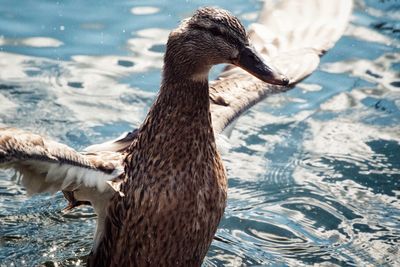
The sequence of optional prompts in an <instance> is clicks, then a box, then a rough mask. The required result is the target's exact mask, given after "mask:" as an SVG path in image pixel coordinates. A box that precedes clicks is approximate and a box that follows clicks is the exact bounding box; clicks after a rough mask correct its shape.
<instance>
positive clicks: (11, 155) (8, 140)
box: [0, 128, 123, 201]
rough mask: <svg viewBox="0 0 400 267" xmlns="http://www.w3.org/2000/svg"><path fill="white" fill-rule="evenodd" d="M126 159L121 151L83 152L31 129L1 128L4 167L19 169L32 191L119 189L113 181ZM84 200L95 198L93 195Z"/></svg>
mask: <svg viewBox="0 0 400 267" xmlns="http://www.w3.org/2000/svg"><path fill="white" fill-rule="evenodd" d="M122 161H123V154H121V153H115V152H96V153H79V152H77V151H75V150H74V149H72V148H70V147H68V146H66V145H63V144H60V143H57V142H55V141H52V140H49V139H46V138H44V137H42V136H39V135H36V134H33V133H30V132H27V131H23V130H20V129H14V128H0V168H3V169H14V170H15V171H16V172H17V173H19V174H20V175H19V176H20V179H21V182H22V184H23V186H24V187H25V188H26V190H27V193H28V194H36V193H41V192H50V193H55V192H56V191H60V190H62V191H67V192H74V191H87V192H89V191H93V192H96V193H95V195H96V194H99V193H106V192H108V191H113V190H114V191H115V188H114V187H113V186H112V185H113V184H112V183H113V182H114V181H116V179H118V177H119V176H120V174H121V173H122V172H123V167H122ZM110 185H111V186H110ZM94 197H97V196H94ZM67 199H68V198H67ZM80 200H86V201H91V196H90V194H89V195H88V196H83V199H80Z"/></svg>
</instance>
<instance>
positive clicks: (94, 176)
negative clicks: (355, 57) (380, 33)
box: [0, 0, 351, 266]
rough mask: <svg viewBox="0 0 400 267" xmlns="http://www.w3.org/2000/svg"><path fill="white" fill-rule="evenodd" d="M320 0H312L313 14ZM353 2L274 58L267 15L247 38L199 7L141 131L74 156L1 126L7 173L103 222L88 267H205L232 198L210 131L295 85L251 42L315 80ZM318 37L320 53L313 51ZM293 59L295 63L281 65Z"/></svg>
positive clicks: (217, 13)
mask: <svg viewBox="0 0 400 267" xmlns="http://www.w3.org/2000/svg"><path fill="white" fill-rule="evenodd" d="M319 1H320V0H310V1H307V2H308V4H309V5H310V6H311V5H314V4H315V2H319ZM296 2H297V1H283V3H281V4H280V5H276V6H274V10H273V11H271V10H269V9H268V8H265V9H264V11H263V14H267V13H269V14H271V13H273V12H275V11H288V12H292V13H293V14H296V12H298V10H299V8H300V9H301V8H304V7H302V6H298V4H296ZM302 3H303V2H302ZM324 3H325V2H324ZM349 3H350V2H349V1H346V0H343V1H337V2H334V3H333V4H332V3H331V4H330V5H331V6H330V8H328V9H322V11H321V9H320V10H317V11H316V13H315V14H316V16H315V17H314V19H315V21H316V22H317V24H318V23H322V22H324V23H322V25H330V24H329V23H333V22H336V23H333V24H332V25H335V27H332V28H329V27H328V26H325V28H323V27H321V25H318V27H317V28H318V29H319V31H314V34H311V35H309V36H308V37H307V38H308V39H307V38H305V40H306V41H304V40H303V42H300V43H295V42H292V44H291V43H290V39H291V38H292V37H293V34H292V35H290V32H291V31H290V30H288V29H287V27H286V29H285V30H286V32H285V34H287V36H291V37H290V38H289V37H288V38H287V40H289V42H286V46H282V45H279V42H278V44H275V48H278V49H276V50H275V54H273V53H271V51H270V50H269V49H266V47H268V45H270V43H268V42H266V46H264V45H263V42H265V38H264V37H265V35H263V31H264V30H265V28H264V27H265V26H263V25H269V24H271V23H273V22H274V21H273V20H269V19H268V18H263V17H261V19H260V22H262V23H263V24H258V25H256V26H254V27H253V29H252V30H251V32H250V34H249V35H247V34H246V31H245V29H244V27H243V26H242V24H241V23H240V21H239V20H238V19H237V18H236V17H234V16H232V15H231V14H229V13H228V12H226V11H224V10H220V9H215V8H202V9H199V10H198V11H196V12H195V14H194V15H193V16H192V17H191V18H190V19H187V20H185V21H183V22H182V23H181V25H180V26H179V27H178V28H177V29H176V30H174V31H172V32H171V34H170V36H169V39H168V43H167V49H166V54H165V58H164V69H163V78H162V84H161V87H160V92H159V95H158V97H157V99H156V101H155V103H154V104H153V106H152V107H151V109H150V111H149V113H148V115H147V117H146V119H145V121H144V122H143V124H142V125H141V127H140V128H139V129H138V130H136V131H134V132H132V133H129V134H128V135H126V136H125V137H123V138H122V139H119V140H117V141H115V142H109V143H106V144H102V145H96V146H92V147H90V148H88V150H87V152H83V153H78V152H76V151H75V150H73V149H72V148H69V147H67V146H65V145H62V144H59V143H56V142H54V141H50V140H48V139H45V138H43V137H40V136H38V135H35V134H32V133H28V132H25V131H22V130H18V129H12V128H3V129H0V167H4V168H14V169H15V170H17V171H18V173H20V174H21V178H22V179H21V181H22V184H23V185H24V186H25V187H26V188H27V192H28V193H30V194H33V193H40V192H45V191H47V192H56V191H58V190H62V191H63V192H64V195H65V197H66V198H67V199H68V200H69V202H70V204H69V207H68V209H70V208H73V207H75V206H77V205H80V204H87V203H90V204H91V205H92V206H93V207H94V210H95V212H96V214H97V215H98V222H97V229H96V235H95V240H94V246H93V249H92V253H91V255H90V256H89V260H88V263H89V266H200V265H201V263H202V261H203V259H204V257H205V255H206V253H207V250H208V248H209V246H210V244H211V241H212V239H213V236H214V234H215V231H216V229H217V226H218V223H219V221H220V219H221V217H222V215H223V212H224V208H225V204H226V197H227V178H226V174H225V170H224V167H223V164H222V161H221V158H220V156H219V154H218V152H217V149H216V144H215V137H214V134H218V133H220V132H221V131H222V130H223V129H224V128H225V127H226V126H227V125H228V124H229V123H230V122H231V121H232V120H233V119H234V118H236V117H237V116H238V115H239V114H240V113H242V112H243V111H244V110H246V109H247V108H249V107H250V106H251V105H253V104H254V103H256V102H257V101H258V100H260V99H262V98H263V97H265V96H266V95H268V94H270V93H274V92H278V91H284V90H285V89H286V88H287V87H282V85H283V86H285V85H288V84H289V80H288V78H286V77H285V76H283V75H282V74H280V73H279V72H278V71H277V70H275V68H273V67H271V66H268V65H266V64H265V63H264V62H263V60H262V59H261V57H260V56H259V55H258V54H257V53H256V52H255V51H254V49H253V48H252V46H251V45H250V42H249V37H248V36H250V38H251V39H253V40H256V44H257V45H258V47H257V48H258V50H259V51H260V52H261V53H263V54H264V56H265V57H266V58H269V59H270V62H272V63H274V64H275V65H280V68H281V69H283V70H284V72H285V74H286V75H288V76H289V77H290V78H291V80H290V81H291V84H293V83H295V82H298V81H299V80H301V79H303V78H304V77H306V76H307V75H309V74H310V73H311V72H312V71H313V70H314V69H315V68H316V66H317V65H318V56H319V55H320V54H321V52H322V51H326V50H327V49H328V48H329V47H331V46H332V45H333V43H334V42H335V41H336V40H337V39H338V38H339V36H340V35H341V33H342V31H343V30H344V28H345V25H346V22H347V20H348V17H349V14H350V10H351V3H350V4H349ZM328 5H329V4H328ZM310 6H309V8H310ZM337 6H340V8H339V9H336V12H332V7H337ZM311 7H312V6H311ZM296 8H297V11H296ZM324 10H325V11H326V13H324ZM321 14H325V15H326V17H323V16H322V18H321ZM338 17H339V18H340V20H339V21H337V19H338ZM291 19H292V20H295V18H291ZM271 21H272V22H271ZM326 22H329V23H328V24H327V23H326ZM272 25H273V24H272ZM295 25H296V24H295V23H293V25H292V26H293V27H292V30H293V31H294V30H295ZM332 25H331V26H332ZM276 27H278V26H275V28H276ZM310 27H312V26H310ZM278 29H279V27H278ZM289 29H290V27H289ZM324 29H325V30H327V29H331V32H330V35H329V36H327V35H324V34H323V31H322V33H321V30H324ZM293 31H292V33H293ZM310 36H311V37H310ZM321 36H322V37H321ZM260 38H261V41H260ZM263 38H264V40H263ZM313 38H314V40H315V41H316V44H315V46H313V44H314V43H312V42H311V43H310V42H309V41H310V40H312V39H313ZM275 40H278V41H279V40H282V38H281V39H279V38H278V37H276V39H275ZM285 49H286V50H285ZM282 51H284V52H282ZM294 51H297V52H294ZM288 58H290V59H291V60H292V61H291V62H290V63H289V64H288V63H284V62H285V60H287V59H288ZM282 62H283V63H282ZM286 62H287V61H286ZM220 63H228V64H232V65H233V66H237V67H239V68H241V69H243V70H245V71H247V73H246V72H243V71H240V70H239V69H238V68H232V67H230V68H228V69H227V70H225V72H224V74H223V76H221V78H220V79H219V80H218V81H216V82H215V83H213V84H212V87H209V84H208V73H209V70H210V68H211V67H212V66H213V65H215V64H220ZM303 63H304V68H300V69H299V67H298V66H299V65H301V64H303ZM293 66H295V67H293ZM248 73H250V74H251V75H249V74H248ZM252 76H255V77H257V79H256V78H253V77H252ZM260 80H261V81H260ZM265 82H266V83H269V84H274V85H267V84H266V83H265ZM213 125H214V128H213Z"/></svg>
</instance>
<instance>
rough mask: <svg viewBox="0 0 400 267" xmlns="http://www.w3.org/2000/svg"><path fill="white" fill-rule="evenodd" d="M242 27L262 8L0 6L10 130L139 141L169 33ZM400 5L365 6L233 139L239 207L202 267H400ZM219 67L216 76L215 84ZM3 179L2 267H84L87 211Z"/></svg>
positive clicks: (0, 54)
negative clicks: (207, 24) (220, 24)
mask: <svg viewBox="0 0 400 267" xmlns="http://www.w3.org/2000/svg"><path fill="white" fill-rule="evenodd" d="M204 5H212V6H219V7H222V8H225V9H228V10H230V11H231V12H232V13H234V14H235V15H237V16H239V17H240V18H241V20H242V21H243V22H244V24H245V25H248V24H249V23H251V22H252V21H255V19H256V18H257V13H258V11H259V10H260V8H261V2H259V1H256V0H232V1H221V0H218V1H211V0H207V1H199V0H198V1H179V2H178V1H165V0H152V1H106V0H96V1H95V0H86V1H79V0H70V1H50V0H36V1H30V0H18V1H15V0H0V124H2V125H7V126H13V127H18V128H23V129H26V130H30V131H33V132H36V133H40V134H44V135H47V136H50V137H52V138H53V139H55V140H57V141H60V142H63V143H66V144H68V145H70V146H72V147H73V148H75V149H77V150H79V149H82V148H84V147H85V146H87V145H90V144H94V143H99V142H103V141H106V140H109V139H112V138H115V137H117V136H119V135H120V134H121V133H122V132H124V131H128V130H131V129H132V128H134V127H138V126H139V125H140V123H141V122H142V120H143V118H144V116H145V115H146V112H147V111H148V109H149V107H150V105H151V103H152V101H153V100H154V97H155V95H156V92H157V90H158V86H159V82H160V71H161V66H162V56H163V52H164V49H165V46H164V44H165V41H166V38H167V35H168V32H169V31H170V30H171V29H173V28H174V27H176V25H177V24H178V23H179V21H180V20H181V19H183V18H185V17H187V16H190V14H191V13H192V12H193V10H195V9H196V8H197V7H199V6H204ZM399 47H400V2H399V1H396V0H381V1H377V0H357V1H356V4H355V8H354V11H353V15H352V19H351V23H350V25H349V28H348V30H347V31H346V33H345V35H344V36H343V38H342V39H340V40H339V42H338V43H337V44H336V46H335V47H334V48H333V49H332V50H330V51H329V52H328V53H327V54H326V55H325V56H324V57H323V59H322V61H321V66H320V67H319V69H318V70H317V71H316V72H315V73H314V74H312V75H311V76H310V77H308V78H307V79H306V80H305V81H304V82H303V83H301V84H300V85H298V86H297V87H296V88H294V89H293V90H291V91H288V92H287V93H284V94H279V95H274V96H271V97H269V98H267V99H265V100H264V101H262V102H261V103H260V104H258V105H256V106H255V107H254V108H252V109H251V110H249V111H248V112H246V114H244V115H243V116H241V117H240V118H239V119H238V121H237V122H236V124H235V127H234V129H233V131H232V132H231V133H230V135H229V136H227V137H226V138H224V139H225V143H227V144H226V147H227V148H226V149H225V150H226V151H225V150H224V151H223V158H224V162H225V165H226V167H227V170H228V176H229V193H228V194H229V201H228V206H227V209H226V212H225V215H224V218H223V220H222V221H221V223H220V226H219V229H218V232H217V235H216V237H215V239H214V242H213V243H212V246H211V248H210V250H209V253H208V255H207V258H206V260H205V262H204V266H255V265H258V266H260V265H262V266H319V265H318V264H321V265H322V266H400V199H399V198H400V184H399V183H400V53H399V52H400V51H399ZM220 69H221V68H220V67H217V68H216V69H215V70H214V71H213V74H212V77H216V75H217V73H218V71H219V70H220ZM12 176H13V173H12V172H8V171H6V172H1V173H0V266H38V265H44V266H83V265H84V263H85V259H86V256H87V254H88V253H89V252H90V249H91V245H92V236H93V232H94V226H95V219H96V217H95V215H94V214H93V211H92V210H91V209H90V208H81V209H78V210H77V211H75V212H72V213H69V214H63V213H61V210H62V209H63V208H64V206H65V205H66V202H65V200H64V199H63V196H62V194H60V193H58V194H56V195H55V196H51V195H46V194H43V195H37V196H33V197H28V196H26V194H25V190H24V189H23V187H22V186H20V185H19V184H16V183H15V181H13V179H12Z"/></svg>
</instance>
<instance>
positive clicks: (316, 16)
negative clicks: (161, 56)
mask: <svg viewBox="0 0 400 267" xmlns="http://www.w3.org/2000/svg"><path fill="white" fill-rule="evenodd" d="M351 10H352V1H350V0H337V1H325V0H302V1H298V0H282V1H270V2H268V3H265V4H264V7H263V9H262V11H261V13H260V16H259V19H258V22H257V23H254V24H252V25H250V29H249V37H250V39H251V42H252V44H253V45H254V47H255V48H256V50H257V51H258V52H259V53H260V54H261V55H262V56H263V57H264V59H265V60H266V62H269V63H270V64H272V65H274V67H277V68H278V69H279V70H280V71H281V72H282V73H283V74H285V75H286V76H287V77H289V79H290V85H291V86H293V85H294V84H296V83H298V82H299V81H301V80H302V79H304V78H305V77H307V76H308V75H310V74H311V73H312V72H313V71H314V70H315V69H316V68H317V67H318V64H319V58H320V56H322V55H323V54H324V53H325V52H326V51H327V50H329V49H330V48H331V47H332V46H333V45H334V44H335V42H336V41H337V40H338V39H339V38H340V36H341V35H342V34H343V32H344V30H345V28H346V25H347V23H348V21H349V18H350V14H351ZM288 89H290V88H288V87H286V88H285V87H281V86H275V85H268V84H265V83H264V82H262V81H260V80H258V79H257V78H254V77H252V76H251V75H250V74H247V73H246V72H244V71H243V70H241V69H239V68H237V67H233V66H228V67H227V68H226V69H225V71H224V72H223V73H222V74H221V75H220V77H219V79H217V80H216V81H215V82H214V83H213V84H212V85H211V88H210V98H211V113H212V119H213V127H214V131H215V133H220V132H221V131H223V130H224V129H225V127H226V126H227V125H228V124H229V123H230V122H231V121H232V120H234V119H235V118H236V117H238V116H239V115H240V114H241V113H243V112H244V111H245V110H247V109H249V108H250V107H251V106H253V105H254V104H255V103H257V102H259V101H260V100H261V99H263V98H264V97H266V96H268V95H270V94H274V93H277V92H283V91H286V90H288Z"/></svg>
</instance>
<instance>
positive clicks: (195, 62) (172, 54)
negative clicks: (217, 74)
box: [164, 7, 289, 85]
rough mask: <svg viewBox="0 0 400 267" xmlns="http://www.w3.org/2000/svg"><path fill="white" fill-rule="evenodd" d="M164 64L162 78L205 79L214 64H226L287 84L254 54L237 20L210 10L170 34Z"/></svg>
mask: <svg viewBox="0 0 400 267" xmlns="http://www.w3.org/2000/svg"><path fill="white" fill-rule="evenodd" d="M164 63H165V64H164V78H172V77H175V79H180V78H190V79H194V80H205V79H208V73H209V70H210V69H211V67H212V66H213V65H216V64H221V63H228V64H233V65H236V66H238V67H240V68H242V69H244V70H245V71H247V72H249V73H250V74H252V75H254V76H255V77H257V78H259V79H260V80H262V81H264V82H266V83H270V84H276V85H287V84H288V83H289V80H288V79H287V78H286V77H285V76H284V75H282V74H281V73H279V71H278V70H276V69H275V68H273V67H272V66H269V65H267V64H266V63H265V62H264V61H263V60H262V59H261V57H260V56H259V55H258V54H257V53H256V51H255V50H254V49H253V47H252V46H251V44H250V43H249V39H248V36H247V34H246V31H245V29H244V27H243V25H242V24H241V22H240V21H239V19H238V18H236V17H235V16H233V15H231V14H230V13H229V12H227V11H225V10H222V9H216V8H211V7H205V8H201V9H199V10H197V11H196V12H195V14H194V15H193V16H192V17H191V18H189V19H186V20H184V21H183V22H182V23H181V25H180V26H179V27H178V28H177V29H175V30H174V31H172V32H171V34H170V35H169V38H168V43H167V49H166V53H165V58H164Z"/></svg>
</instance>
